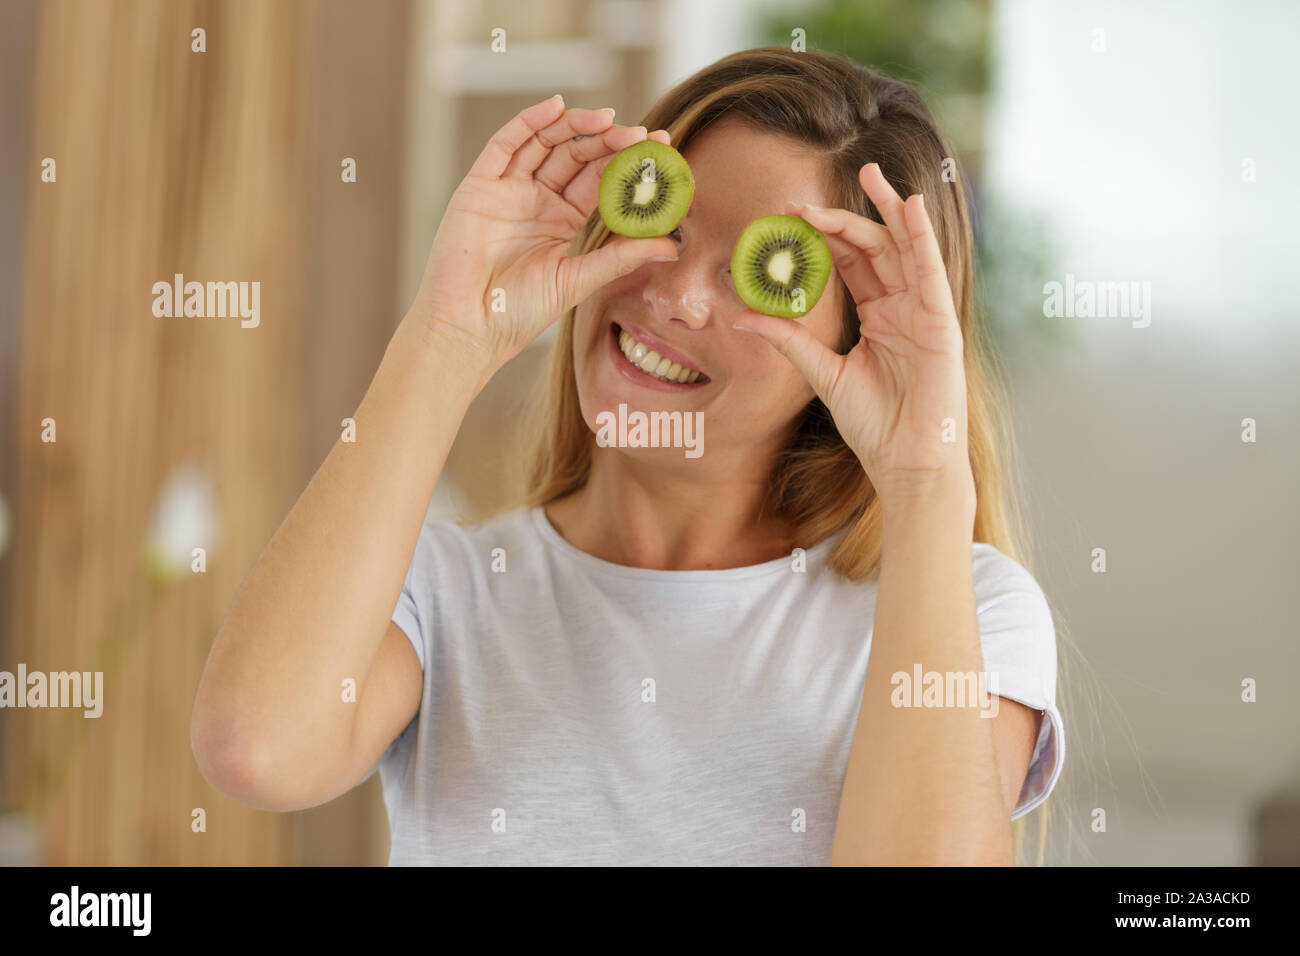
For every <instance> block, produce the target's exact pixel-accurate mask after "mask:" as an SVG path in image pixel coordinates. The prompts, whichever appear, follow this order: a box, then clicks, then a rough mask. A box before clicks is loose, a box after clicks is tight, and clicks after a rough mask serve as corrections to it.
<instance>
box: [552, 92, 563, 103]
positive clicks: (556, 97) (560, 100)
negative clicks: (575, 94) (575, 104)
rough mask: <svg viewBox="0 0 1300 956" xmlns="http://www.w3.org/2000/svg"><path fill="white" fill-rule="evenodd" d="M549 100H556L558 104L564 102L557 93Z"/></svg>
mask: <svg viewBox="0 0 1300 956" xmlns="http://www.w3.org/2000/svg"><path fill="white" fill-rule="evenodd" d="M551 99H553V100H558V101H559V102H560V103H563V102H564V97H563V96H561V95H560V94H559V93H556V94H555V95H554V96H552V97H551Z"/></svg>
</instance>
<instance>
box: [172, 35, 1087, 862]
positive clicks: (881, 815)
mask: <svg viewBox="0 0 1300 956" xmlns="http://www.w3.org/2000/svg"><path fill="white" fill-rule="evenodd" d="M647 128H648V129H647ZM647 136H649V137H650V138H653V139H657V140H659V141H660V142H663V143H672V144H673V145H674V146H676V147H677V148H678V149H679V150H681V151H682V153H683V155H684V156H685V158H686V159H687V161H688V162H689V163H690V165H691V168H692V171H693V173H694V176H695V180H696V190H695V195H694V200H693V203H692V206H691V210H690V214H689V215H688V216H687V218H686V219H685V220H684V221H683V222H682V224H681V225H680V226H679V227H678V229H677V230H675V231H674V232H673V233H672V234H671V235H670V236H666V237H657V238H651V239H635V240H634V239H626V238H622V237H617V238H614V239H613V241H610V240H611V237H610V235H609V233H608V232H607V231H606V230H605V229H604V228H603V226H602V225H601V223H600V221H599V217H598V216H596V215H593V211H594V210H595V206H596V193H597V186H598V183H599V177H600V173H601V171H602V170H603V168H604V166H605V165H606V164H607V163H608V161H609V159H610V158H611V157H612V156H613V155H614V154H615V153H617V152H618V151H619V150H621V149H623V148H625V147H627V146H628V145H630V144H632V143H634V142H637V141H639V140H642V139H644V138H646V137H647ZM948 156H950V153H949V151H948V149H947V147H946V145H945V143H944V141H943V138H942V136H941V135H940V133H939V131H938V129H937V128H936V126H935V123H934V120H933V118H932V117H931V115H930V113H929V111H928V110H927V109H926V107H925V106H924V104H923V103H922V101H921V99H920V98H919V96H918V95H917V94H916V93H915V92H914V91H913V90H912V89H911V88H910V87H908V86H907V85H905V84H903V83H900V82H897V81H893V80H889V79H886V78H884V77H881V76H879V75H877V74H874V73H872V72H870V71H867V70H865V69H862V68H860V67H857V66H855V65H853V64H851V63H850V62H848V61H846V60H843V59H841V58H838V57H833V56H828V55H823V54H818V53H792V52H789V51H786V50H782V49H776V48H764V49H757V50H751V51H746V52H742V53H737V54H735V55H732V56H729V57H727V58H725V59H723V60H721V61H719V62H718V63H716V64H714V65H713V66H711V67H709V68H707V69H705V70H703V71H701V72H700V73H699V74H697V75H696V76H694V77H692V78H690V79H688V80H687V81H685V82H684V83H682V84H681V85H680V86H678V87H677V88H676V89H674V90H673V91H671V92H670V93H668V94H667V95H666V96H665V97H664V98H663V99H662V100H661V101H660V102H659V103H658V104H657V105H656V106H655V108H654V109H652V110H651V112H650V114H649V116H648V117H647V120H646V124H645V126H634V127H625V126H620V125H616V124H615V123H614V122H613V115H612V111H609V110H587V109H577V108H566V107H565V106H564V104H563V102H562V101H561V100H560V98H559V97H554V98H552V99H549V100H546V101H544V102H541V103H538V104H536V105H535V106H532V107H530V108H528V109H526V110H524V111H523V112H522V113H520V114H519V115H518V116H516V117H515V118H514V119H513V120H511V121H510V122H509V123H508V124H507V125H506V126H504V127H503V128H502V129H501V130H500V131H499V132H498V133H497V134H496V135H495V136H494V137H493V138H492V140H491V141H490V142H489V143H488V144H487V146H486V147H485V148H484V149H483V151H482V153H481V155H480V156H479V157H478V159H477V161H476V162H475V163H474V166H473V168H472V169H471V170H470V172H469V175H468V176H467V177H466V178H465V180H464V181H463V182H462V183H461V184H460V187H459V188H458V189H457V191H456V192H455V194H454V195H453V197H452V198H451V200H450V203H449V205H448V208H447V212H446V215H445V216H444V218H443V220H442V223H441V224H440V226H439V228H438V232H437V236H436V237H435V240H434V243H433V248H432V251H431V253H430V256H429V261H428V264H427V267H426V271H425V275H424V278H423V280H422V283H421V286H420V289H419V292H418V293H417V296H416V299H415V301H414V303H413V304H412V306H411V308H410V310H409V312H408V313H407V315H406V316H405V318H404V319H403V321H402V322H401V324H400V326H399V328H398V329H397V331H396V332H395V334H394V336H393V339H392V342H391V343H390V345H389V348H388V350H387V352H386V354H385V356H384V359H383V361H382V363H381V364H380V367H379V369H378V371H377V373H376V375H375V378H374V380H373V382H372V383H371V385H370V388H369V390H368V391H367V393H366V396H365V398H364V400H363V402H362V404H361V406H360V408H359V410H358V411H357V414H356V416H355V420H356V441H355V442H349V443H343V442H340V443H339V444H337V445H336V446H335V447H334V449H333V450H332V451H331V452H330V454H329V456H328V457H327V458H326V460H325V462H324V464H323V465H322V466H321V468H320V470H319V471H318V473H317V474H316V475H315V477H314V478H313V479H312V481H311V483H310V484H309V485H308V487H307V489H306V490H305V491H304V493H303V495H302V497H301V498H300V500H299V501H298V502H297V504H296V505H295V506H294V508H293V510H292V511H291V512H290V513H289V515H288V517H287V518H286V519H285V521H284V523H283V525H282V526H281V528H280V529H279V530H278V531H277V532H276V534H275V536H274V538H273V539H272V540H271V543H270V545H269V546H268V548H267V550H266V552H265V553H264V554H263V555H262V556H261V558H260V560H259V561H258V563H257V565H256V567H255V568H254V569H253V571H252V572H251V574H250V575H249V578H248V580H247V581H246V582H245V584H244V586H243V588H242V589H241V591H240V593H239V595H238V597H237V598H236V600H235V602H234V605H233V607H232V608H231V611H230V613H229V615H228V617H227V619H226V621H225V622H224V623H223V625H222V627H221V631H220V633H219V634H218V636H217V640H216V642H215V644H214V646H213V649H212V652H211V655H210V658H209V660H208V663H207V666H206V669H205V672H204V675H203V679H202V682H201V685H200V688H199V692H198V696H197V700H196V704H195V711H194V720H193V727H192V738H193V744H194V751H195V754H196V757H197V759H198V761H199V764H200V767H201V768H202V769H203V772H204V774H205V775H206V776H207V778H208V779H209V780H210V781H211V782H212V783H213V784H214V785H215V786H217V787H218V788H220V789H221V790H223V791H225V792H226V793H227V794H229V795H230V796H232V797H233V798H235V799H237V800H240V801H243V802H245V803H247V804H250V805H252V806H255V807H261V808H264V809H272V810H296V809H302V808H306V807H310V806H314V805H317V804H320V803H323V802H325V801H328V800H331V799H333V798H335V797H337V796H339V795H340V794H342V793H344V792H346V791H347V790H349V789H351V788H352V787H354V786H356V785H357V784H358V783H360V782H361V781H362V780H364V779H365V778H366V777H367V776H368V775H369V773H370V772H373V770H374V769H375V768H376V766H377V765H379V766H381V767H382V775H383V779H384V787H385V799H386V802H387V804H388V810H389V819H390V825H391V828H392V854H391V857H390V862H391V863H394V864H408V863H439V864H447V863H453V864H458V863H537V864H555V863H561V864H562V863H597V864H629V863H640V864H658V863H689V864H801V863H802V864H826V863H834V864H841V863H844V864H855V863H976V864H1002V863H1009V862H1012V859H1013V853H1012V838H1011V826H1010V821H1011V820H1012V819H1013V818H1014V817H1017V816H1020V815H1023V814H1024V813H1025V812H1028V810H1029V809H1032V807H1034V806H1037V805H1038V804H1039V803H1041V802H1042V801H1043V800H1044V799H1045V798H1046V796H1047V794H1048V792H1049V791H1050V790H1051V788H1052V786H1053V784H1054V783H1055V780H1056V777H1057V774H1058V773H1059V770H1060V765H1061V760H1062V758H1063V753H1064V751H1063V743H1064V741H1063V731H1062V727H1061V722H1060V715H1059V712H1058V711H1057V709H1056V704H1055V680H1056V678H1055V638H1054V630H1053V626H1052V618H1051V613H1050V610H1049V608H1048V605H1047V603H1046V601H1045V599H1044V596H1043V594H1042V592H1041V590H1040V589H1039V587H1038V585H1037V584H1036V582H1035V581H1034V579H1033V577H1032V576H1031V575H1030V574H1029V572H1028V571H1026V570H1025V569H1024V567H1022V566H1021V565H1020V564H1018V563H1017V562H1016V560H1014V558H1013V557H1012V556H1011V554H1010V553H1008V552H1011V551H1012V550H1013V545H1012V543H1011V540H1010V538H1009V537H1008V533H1007V531H1006V523H1007V521H1006V517H1005V512H1004V504H1005V503H1004V502H1003V501H1002V500H1001V497H1002V480H1001V476H1000V475H1001V473H1000V471H999V465H998V457H997V456H998V451H999V446H998V442H997V440H996V438H997V436H996V431H997V429H996V427H995V424H994V423H995V422H996V415H995V406H994V404H993V401H992V398H991V393H990V390H989V386H988V385H987V384H986V379H985V373H984V371H983V361H984V359H983V356H982V354H981V351H980V348H981V346H980V342H979V339H978V338H977V337H975V336H974V335H973V334H972V333H974V331H975V330H974V328H973V327H972V301H971V300H972V278H971V236H970V227H969V222H968V219H967V214H966V208H965V203H964V200H963V198H962V191H961V188H960V185H959V184H958V183H955V182H949V181H947V180H946V179H945V177H944V170H945V167H948V168H951V164H950V163H945V158H946V157H948ZM903 196H907V197H908V198H907V199H906V201H904V199H903V198H901V197H903ZM774 213H786V214H791V215H799V216H802V217H803V218H804V219H806V220H807V221H808V222H809V223H811V224H812V225H813V226H815V227H817V228H818V229H819V230H821V231H822V232H823V233H824V234H825V235H826V238H827V242H828V244H829V246H830V250H831V253H832V256H833V259H834V263H835V268H836V272H837V276H832V281H831V283H830V285H828V287H827V291H826V292H825V294H824V295H823V296H822V297H821V299H820V300H819V301H817V303H816V304H815V306H814V307H813V308H811V309H810V310H809V311H808V313H807V314H806V316H804V317H803V318H801V319H799V320H797V321H792V320H787V319H778V318H773V317H771V316H764V315H759V314H758V313H755V312H753V311H750V310H749V309H747V308H746V307H745V306H744V304H743V303H742V302H741V300H740V299H739V297H738V296H737V295H736V292H735V289H734V287H733V286H732V285H731V282H730V279H729V276H728V271H729V264H730V260H731V253H732V249H733V247H734V245H735V242H736V238H737V236H738V235H739V234H740V232H741V231H742V230H743V229H744V227H745V226H746V224H748V223H749V222H750V221H752V220H753V219H755V218H758V217H760V216H766V215H770V214H774ZM575 237H577V250H576V251H577V253H579V254H575V255H569V254H568V253H569V252H570V249H571V246H572V245H573V243H574V240H575ZM561 316H562V317H563V318H562V320H561V322H560V326H559V330H558V331H559V334H558V336H557V337H556V339H557V344H556V349H555V359H554V366H553V372H552V375H551V377H550V382H549V389H548V395H547V399H546V401H545V403H543V404H542V406H541V408H542V411H543V418H544V420H545V422H546V425H545V427H544V428H543V429H542V430H541V441H540V448H539V452H538V455H537V458H536V462H535V465H534V468H533V470H532V472H531V489H530V493H529V498H528V502H527V507H522V508H518V509H515V510H513V511H510V512H508V513H506V514H503V515H499V516H497V517H496V518H493V519H491V520H489V521H487V522H484V523H482V524H479V525H477V526H475V527H471V528H461V527H458V526H455V525H452V524H447V523H440V522H431V523H428V524H427V525H425V526H424V527H423V529H422V527H421V526H422V522H423V518H424V515H425V511H426V508H427V505H428V503H429V501H430V498H431V495H432V492H433V488H434V483H435V481H436V480H437V477H438V474H439V472H440V471H441V470H442V467H443V463H444V461H445V459H446V456H447V452H448V449H449V448H450V446H451V443H452V441H453V439H454V438H455V436H456V432H457V429H458V428H459V426H460V423H461V420H462V417H463V415H464V413H465V410H466V408H467V406H468V405H469V403H470V401H471V400H472V399H473V398H474V396H475V395H476V394H477V393H478V392H479V390H480V389H482V387H483V386H484V384H485V383H486V382H487V381H488V380H489V379H490V378H491V376H492V375H493V374H494V373H495V372H496V370H497V369H499V368H501V366H502V365H504V364H505V362H506V361H508V360H509V359H510V358H511V357H512V356H514V355H516V354H518V353H519V352H520V351H521V350H522V349H523V348H524V347H525V346H526V345H527V344H528V343H529V342H531V341H532V340H533V339H535V338H536V337H537V336H538V335H539V334H540V333H541V332H542V331H543V330H544V329H545V328H546V327H547V326H548V325H550V324H551V323H552V322H554V321H556V319H557V318H558V317H561ZM627 336H631V339H630V340H629V339H628V338H627ZM629 342H631V343H632V344H630V345H629ZM638 343H639V347H638ZM649 351H655V352H657V353H658V354H659V355H660V356H661V357H668V358H672V359H673V360H674V361H675V362H677V363H678V364H680V365H681V366H682V367H683V368H688V369H691V370H694V371H698V372H700V373H701V374H700V376H699V377H698V378H697V379H696V380H695V381H694V382H691V383H682V382H680V381H674V382H669V381H666V380H665V378H666V376H663V375H658V374H655V372H657V371H658V369H657V368H656V369H655V370H654V371H652V372H647V371H644V370H643V369H642V368H639V367H637V366H638V365H640V366H646V367H650V363H647V362H646V361H644V358H645V356H646V355H647V354H648V352H649ZM634 360H635V364H634ZM676 377H677V378H680V377H681V376H680V375H678V376H676ZM686 377H687V378H690V377H691V376H689V375H688V376H686ZM620 404H622V405H625V406H627V408H628V409H631V410H633V411H643V412H646V413H649V412H653V411H663V412H680V413H682V414H683V415H687V414H689V415H692V416H695V415H696V413H698V416H697V417H698V420H700V421H702V423H703V425H704V431H703V433H702V436H701V437H702V438H703V439H704V442H703V444H702V452H703V453H702V454H700V455H699V456H698V457H690V456H687V455H686V454H684V453H683V450H682V449H681V448H671V447H669V448H663V447H659V448H647V447H628V446H626V445H624V446H622V447H620V446H618V445H617V444H614V445H609V444H607V443H604V442H602V443H599V444H598V443H597V441H596V435H595V433H596V431H597V430H598V428H599V424H600V423H599V417H600V416H601V415H602V413H606V412H612V411H614V410H616V409H617V408H618V406H619V405H620ZM977 542H978V543H977ZM998 544H1002V545H1004V546H1005V550H1000V549H999V548H998V546H997V545H998ZM394 605H396V608H395V609H394ZM868 652H870V655H869V660H870V666H868ZM985 671H987V672H988V675H989V677H988V680H989V684H988V685H985V684H983V683H982V680H983V674H984V672H985ZM977 676H978V677H979V678H980V679H981V683H980V685H979V686H980V689H981V690H984V689H987V690H988V691H989V693H988V694H986V695H975V694H973V693H972V694H970V695H968V697H967V699H965V700H958V699H956V698H955V697H954V693H955V692H957V691H959V690H960V688H961V682H962V680H964V679H973V678H975V677H977ZM936 679H937V681H938V682H939V683H938V684H937V685H936V684H935V680H936ZM967 686H969V687H974V686H975V685H974V684H973V683H972V684H968V685H967ZM351 688H355V692H354V693H353V692H351V691H350V689H351Z"/></svg>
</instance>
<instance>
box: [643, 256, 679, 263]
mask: <svg viewBox="0 0 1300 956" xmlns="http://www.w3.org/2000/svg"><path fill="white" fill-rule="evenodd" d="M676 261H677V257H676V256H651V257H650V258H649V259H647V260H646V262H676Z"/></svg>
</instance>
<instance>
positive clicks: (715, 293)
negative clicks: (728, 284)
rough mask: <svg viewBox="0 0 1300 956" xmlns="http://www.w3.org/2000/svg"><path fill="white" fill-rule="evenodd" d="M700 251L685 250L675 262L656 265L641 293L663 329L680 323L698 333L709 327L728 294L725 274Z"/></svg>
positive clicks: (727, 264)
mask: <svg viewBox="0 0 1300 956" xmlns="http://www.w3.org/2000/svg"><path fill="white" fill-rule="evenodd" d="M729 265H730V263H729V262H728V263H725V264H721V265H718V264H716V263H715V262H714V261H713V260H711V259H710V258H709V257H707V256H705V255H703V254H701V253H700V252H699V251H698V250H689V249H683V250H682V251H681V253H680V256H679V258H678V259H677V261H676V262H660V263H654V264H652V265H650V266H648V267H646V268H648V269H650V270H651V275H650V277H649V278H648V279H647V281H646V284H645V289H644V291H643V292H642V297H643V298H644V300H645V302H646V305H648V306H649V307H650V311H651V314H653V315H654V317H655V318H656V319H657V320H658V321H659V322H660V323H662V324H663V325H665V326H668V325H671V324H672V323H674V322H676V323H680V324H682V325H684V326H686V327H687V328H690V329H694V330H699V329H702V328H704V326H706V325H708V323H709V320H710V318H711V317H712V316H713V315H714V314H715V313H716V310H717V309H718V307H719V306H720V305H721V301H722V300H721V296H723V295H725V294H726V288H725V278H726V275H725V273H726V270H727V268H728V267H729Z"/></svg>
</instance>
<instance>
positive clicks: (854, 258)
mask: <svg viewBox="0 0 1300 956" xmlns="http://www.w3.org/2000/svg"><path fill="white" fill-rule="evenodd" d="M796 214H797V215H799V216H801V217H802V218H803V219H805V220H806V221H807V222H808V224H809V225H811V226H813V227H814V228H815V229H817V230H818V231H819V232H821V234H822V235H824V236H825V237H826V244H827V245H828V246H829V247H830V249H831V256H832V258H834V260H835V267H836V268H837V269H839V271H840V275H842V276H843V277H844V281H845V282H846V283H848V286H849V291H850V292H852V293H853V298H854V301H855V302H857V304H858V305H861V304H862V303H863V302H870V301H872V300H874V299H879V298H881V297H883V296H885V295H892V294H893V293H895V292H902V291H904V290H905V289H906V288H907V282H906V281H905V280H904V278H903V266H902V263H901V262H900V261H899V257H898V247H897V246H895V245H894V240H893V239H892V238H891V237H890V235H889V230H888V229H886V228H885V227H884V226H882V225H881V224H880V223H878V222H872V221H871V220H870V219H867V218H865V217H863V216H859V215H856V214H854V213H852V212H849V211H848V210H847V209H818V208H816V207H813V206H801V207H799V208H798V209H797V210H796ZM863 253H865V254H866V258H865V260H864V258H863Z"/></svg>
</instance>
